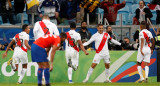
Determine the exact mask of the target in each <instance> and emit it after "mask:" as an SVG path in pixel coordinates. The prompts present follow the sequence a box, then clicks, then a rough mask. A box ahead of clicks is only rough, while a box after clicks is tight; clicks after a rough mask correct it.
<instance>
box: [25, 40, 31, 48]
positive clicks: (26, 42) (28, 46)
mask: <svg viewBox="0 0 160 86" xmlns="http://www.w3.org/2000/svg"><path fill="white" fill-rule="evenodd" d="M24 45H25V46H26V47H27V49H29V50H30V49H31V46H30V45H29V44H28V40H25V41H24Z"/></svg>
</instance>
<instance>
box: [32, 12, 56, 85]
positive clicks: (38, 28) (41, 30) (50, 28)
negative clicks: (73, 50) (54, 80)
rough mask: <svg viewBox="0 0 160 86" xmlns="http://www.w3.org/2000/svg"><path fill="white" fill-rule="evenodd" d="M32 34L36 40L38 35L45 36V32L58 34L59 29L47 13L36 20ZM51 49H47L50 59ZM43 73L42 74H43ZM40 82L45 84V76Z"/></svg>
mask: <svg viewBox="0 0 160 86" xmlns="http://www.w3.org/2000/svg"><path fill="white" fill-rule="evenodd" d="M33 34H34V38H35V40H37V39H38V38H40V37H43V36H45V35H46V34H55V35H58V36H59V31H58V28H57V26H56V25H55V24H54V23H52V22H51V21H50V18H49V16H48V15H43V17H42V21H38V22H36V24H35V26H34V29H33ZM51 50H52V49H50V51H49V55H48V60H50V57H49V56H50V55H51ZM43 75H44V74H43ZM42 83H43V84H45V78H44V76H43V80H42Z"/></svg>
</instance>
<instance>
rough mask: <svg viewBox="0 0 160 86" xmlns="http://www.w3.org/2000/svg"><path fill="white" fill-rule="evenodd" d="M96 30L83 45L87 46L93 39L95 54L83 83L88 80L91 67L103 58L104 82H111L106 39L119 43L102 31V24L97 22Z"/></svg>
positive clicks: (91, 70)
mask: <svg viewBox="0 0 160 86" xmlns="http://www.w3.org/2000/svg"><path fill="white" fill-rule="evenodd" d="M97 30H98V32H97V33H95V34H94V35H93V36H92V37H91V39H90V40H89V41H87V42H85V43H84V44H83V45H84V46H87V45H89V44H90V43H92V42H93V41H95V48H96V54H95V56H94V59H93V62H92V65H91V67H90V68H89V70H88V73H87V76H86V79H85V80H83V82H84V83H86V82H88V79H89V77H90V76H91V74H92V72H93V69H94V68H95V67H96V65H97V64H99V62H100V60H101V59H103V60H104V64H105V68H106V69H105V71H106V78H107V81H106V82H111V81H110V80H109V67H110V56H109V50H108V41H109V40H110V41H111V42H113V43H114V44H116V45H121V43H119V42H118V41H116V40H114V39H112V38H111V37H110V35H109V34H108V33H105V32H103V31H104V27H103V25H102V24H98V26H97Z"/></svg>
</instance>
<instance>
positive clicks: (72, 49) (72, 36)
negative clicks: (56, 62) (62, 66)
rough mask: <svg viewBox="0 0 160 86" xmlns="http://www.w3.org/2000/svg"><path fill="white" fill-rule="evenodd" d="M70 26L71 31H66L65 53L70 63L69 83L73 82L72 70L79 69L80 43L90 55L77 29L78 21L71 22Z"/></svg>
mask: <svg viewBox="0 0 160 86" xmlns="http://www.w3.org/2000/svg"><path fill="white" fill-rule="evenodd" d="M70 28H71V30H70V31H69V32H66V34H67V39H66V40H65V43H66V50H65V55H66V61H67V64H68V79H69V83H73V82H72V70H73V69H74V71H76V70H77V69H78V63H79V48H78V44H79V45H80V48H81V49H82V51H83V52H84V53H85V54H86V55H88V53H87V51H86V50H85V49H84V46H83V44H82V41H81V36H80V34H79V33H77V32H76V31H75V29H76V23H75V22H72V23H70Z"/></svg>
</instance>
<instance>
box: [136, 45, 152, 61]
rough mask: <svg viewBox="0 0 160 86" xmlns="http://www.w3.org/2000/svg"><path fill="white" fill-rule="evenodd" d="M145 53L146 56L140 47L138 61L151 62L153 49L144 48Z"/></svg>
mask: <svg viewBox="0 0 160 86" xmlns="http://www.w3.org/2000/svg"><path fill="white" fill-rule="evenodd" d="M142 51H143V53H144V56H143V55H142V54H141V52H140V49H138V54H137V62H140V63H141V62H142V61H144V62H147V63H150V58H151V50H150V48H143V50H142Z"/></svg>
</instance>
